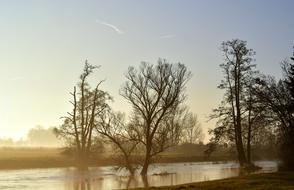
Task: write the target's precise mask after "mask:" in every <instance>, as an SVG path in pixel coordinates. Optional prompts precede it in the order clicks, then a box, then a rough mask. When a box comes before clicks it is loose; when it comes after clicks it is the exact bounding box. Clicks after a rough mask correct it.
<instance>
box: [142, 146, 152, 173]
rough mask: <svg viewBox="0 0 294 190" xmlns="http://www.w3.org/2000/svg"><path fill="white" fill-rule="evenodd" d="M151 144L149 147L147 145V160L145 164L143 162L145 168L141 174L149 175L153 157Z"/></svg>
mask: <svg viewBox="0 0 294 190" xmlns="http://www.w3.org/2000/svg"><path fill="white" fill-rule="evenodd" d="M150 154H151V146H150V145H149V144H147V147H146V155H145V161H144V164H143V168H142V170H141V175H143V176H144V175H147V172H148V167H149V164H150V157H151V155H150Z"/></svg>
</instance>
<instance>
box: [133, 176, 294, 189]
mask: <svg viewBox="0 0 294 190" xmlns="http://www.w3.org/2000/svg"><path fill="white" fill-rule="evenodd" d="M139 189H140V190H143V189H146V190H147V189H148V190H149V189H158V190H168V189H171V190H173V189H174V190H181V189H182V190H294V173H290V172H288V173H286V172H278V173H268V174H254V175H248V176H244V177H234V178H228V179H223V180H215V181H207V182H200V183H190V184H184V185H177V186H168V187H157V188H155V187H150V188H138V189H133V190H139Z"/></svg>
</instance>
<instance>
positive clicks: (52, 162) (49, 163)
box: [0, 144, 263, 169]
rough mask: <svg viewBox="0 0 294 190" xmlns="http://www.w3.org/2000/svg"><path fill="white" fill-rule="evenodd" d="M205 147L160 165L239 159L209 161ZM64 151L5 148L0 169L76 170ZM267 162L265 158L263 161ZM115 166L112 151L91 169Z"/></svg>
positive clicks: (164, 157) (177, 152)
mask: <svg viewBox="0 0 294 190" xmlns="http://www.w3.org/2000/svg"><path fill="white" fill-rule="evenodd" d="M205 149H206V146H205V145H191V144H187V145H181V146H178V147H174V148H172V149H170V150H168V151H166V152H164V153H162V154H161V156H160V158H159V159H156V162H157V163H176V162H203V161H215V162H217V161H227V160H234V159H235V156H233V155H232V154H231V153H229V152H228V150H226V149H222V148H220V149H219V150H217V151H216V152H214V153H213V154H212V155H211V156H210V157H209V158H207V157H206V156H205V155H204V154H203V152H204V151H205ZM62 152H63V149H61V148H37V147H22V148H21V147H1V148H0V169H26V168H54V167H70V166H74V165H75V164H74V159H73V157H71V156H66V155H65V154H62ZM259 159H263V158H259ZM106 165H115V162H114V160H113V159H112V155H111V154H109V151H108V152H107V151H105V153H104V154H99V155H98V156H97V158H95V159H93V160H92V162H91V166H106Z"/></svg>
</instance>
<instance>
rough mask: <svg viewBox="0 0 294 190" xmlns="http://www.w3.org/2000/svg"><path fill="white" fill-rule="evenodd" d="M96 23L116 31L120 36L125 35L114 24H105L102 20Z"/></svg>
mask: <svg viewBox="0 0 294 190" xmlns="http://www.w3.org/2000/svg"><path fill="white" fill-rule="evenodd" d="M96 23H98V24H101V25H104V26H107V27H108V28H110V29H112V30H114V31H115V32H116V33H117V34H119V35H122V34H124V31H122V30H120V29H119V28H118V27H117V26H115V25H113V24H110V23H107V22H104V21H101V20H96Z"/></svg>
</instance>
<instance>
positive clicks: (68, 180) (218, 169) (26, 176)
mask: <svg viewBox="0 0 294 190" xmlns="http://www.w3.org/2000/svg"><path fill="white" fill-rule="evenodd" d="M255 164H256V165H258V166H260V167H262V169H261V170H259V171H258V172H255V173H266V172H275V171H277V162H274V161H258V162H255ZM239 175H245V174H244V173H242V172H241V171H240V170H239V165H238V164H237V163H235V162H219V163H213V162H191V163H171V164H154V165H151V166H150V168H149V173H148V176H147V179H146V178H143V179H142V178H141V176H140V175H135V176H134V177H129V176H128V175H127V173H126V172H125V171H120V172H117V171H115V170H114V169H113V167H111V166H106V167H94V168H90V169H89V171H84V172H81V171H77V170H75V169H74V168H52V169H26V170H2V171H0V189H1V190H2V189H9V190H10V189H13V190H99V189H103V190H108V189H124V188H132V187H144V186H147V185H148V186H165V185H177V184H183V183H190V182H199V181H209V180H215V179H222V178H228V177H233V176H239Z"/></svg>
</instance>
